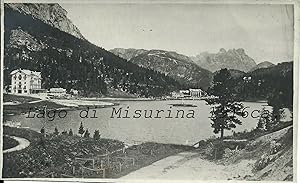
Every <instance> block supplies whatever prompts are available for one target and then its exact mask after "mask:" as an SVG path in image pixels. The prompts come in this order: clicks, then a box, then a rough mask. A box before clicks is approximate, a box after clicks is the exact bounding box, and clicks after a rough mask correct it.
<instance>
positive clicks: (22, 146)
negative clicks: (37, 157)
mask: <svg viewBox="0 0 300 183" xmlns="http://www.w3.org/2000/svg"><path fill="white" fill-rule="evenodd" d="M8 137H10V138H13V139H15V140H16V141H18V143H19V145H17V146H15V147H12V148H10V149H6V150H3V153H10V152H14V151H20V150H22V149H25V148H26V147H28V146H29V145H30V142H29V140H27V139H24V138H21V137H16V136H8Z"/></svg>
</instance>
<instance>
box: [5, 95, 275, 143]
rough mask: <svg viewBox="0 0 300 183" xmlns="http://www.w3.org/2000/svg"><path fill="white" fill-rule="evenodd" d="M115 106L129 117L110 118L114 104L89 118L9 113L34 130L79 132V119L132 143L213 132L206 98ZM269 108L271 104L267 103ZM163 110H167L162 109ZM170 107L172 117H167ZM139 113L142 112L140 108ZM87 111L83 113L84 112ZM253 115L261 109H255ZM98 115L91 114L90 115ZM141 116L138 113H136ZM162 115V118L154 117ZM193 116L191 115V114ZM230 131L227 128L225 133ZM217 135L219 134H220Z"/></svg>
mask: <svg viewBox="0 0 300 183" xmlns="http://www.w3.org/2000/svg"><path fill="white" fill-rule="evenodd" d="M182 103H184V104H193V105H195V106H196V107H175V106H172V105H171V104H182ZM266 105H267V104H266V103H251V102H245V103H244V106H247V107H249V108H247V111H249V112H252V111H253V110H261V109H262V108H263V106H266ZM114 108H115V109H116V110H118V109H119V108H122V112H121V113H122V115H121V117H122V116H124V115H125V113H126V111H125V110H128V117H129V118H116V117H117V116H118V115H114V118H111V116H112V112H113V108H112V107H109V108H98V109H95V111H94V109H90V111H89V118H81V117H80V116H79V114H80V111H68V113H67V116H66V117H65V118H58V117H56V118H55V119H54V120H53V121H50V120H49V119H47V118H46V119H43V118H26V116H28V115H19V116H10V117H9V119H8V120H13V121H19V122H21V126H22V127H29V128H31V129H33V130H36V131H40V129H41V128H42V127H44V128H45V129H46V132H51V133H52V132H54V128H55V127H57V128H58V130H59V131H60V132H61V131H63V130H67V131H68V130H69V129H70V128H71V129H72V130H73V133H78V128H79V126H80V122H82V123H83V125H84V128H85V129H86V128H88V130H89V132H90V133H91V136H92V135H93V132H94V130H99V131H100V133H101V137H104V138H111V139H117V140H121V141H124V142H126V143H129V144H134V143H141V142H146V141H151V142H159V143H173V144H187V145H193V144H195V143H196V142H198V141H199V140H202V139H206V138H208V137H210V136H212V135H214V133H213V129H212V128H211V125H210V119H209V116H210V113H209V112H210V106H208V105H206V104H205V101H200V100H186V101H182V100H168V101H120V102H119V105H118V106H114ZM266 108H269V109H270V107H266ZM180 109H181V110H184V112H185V114H184V118H181V117H182V116H181V114H182V113H180V115H179V118H175V117H176V114H177V110H180ZM135 110H141V112H142V113H143V114H144V110H147V111H148V112H147V115H149V114H150V110H153V111H152V112H153V114H152V118H144V117H143V116H142V117H140V118H133V115H134V112H135ZM156 110H161V112H160V114H159V115H158V116H157V115H156ZM162 110H164V111H162ZM190 110H194V111H195V112H194V118H186V114H187V113H188V112H189V111H190ZM170 111H171V117H173V118H165V117H166V116H168V115H169V112H170ZM138 113H139V112H138ZM84 114H85V113H82V115H84ZM253 114H254V116H257V115H258V112H254V113H253ZM93 116H95V117H97V118H90V117H93ZM136 117H138V115H136ZM154 117H161V118H154ZM189 117H191V115H190V116H189ZM240 119H241V120H242V122H243V124H242V125H241V126H238V127H237V128H235V131H243V130H245V129H248V130H250V129H252V128H255V127H256V125H257V121H258V118H253V117H251V116H250V115H249V116H248V117H247V118H240ZM229 133H231V131H225V135H226V134H229ZM217 136H218V134H217Z"/></svg>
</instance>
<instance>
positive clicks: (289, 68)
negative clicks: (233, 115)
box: [235, 62, 293, 108]
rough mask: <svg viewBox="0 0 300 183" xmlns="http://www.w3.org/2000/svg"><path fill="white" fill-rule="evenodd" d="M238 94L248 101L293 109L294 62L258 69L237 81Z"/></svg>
mask: <svg viewBox="0 0 300 183" xmlns="http://www.w3.org/2000/svg"><path fill="white" fill-rule="evenodd" d="M235 87H236V92H237V94H239V95H241V97H242V98H243V99H246V100H265V99H267V100H268V102H269V104H270V105H274V102H276V103H277V104H276V105H280V106H279V107H288V108H292V105H293V62H283V63H279V64H277V65H276V66H272V67H268V68H260V69H256V70H254V71H252V72H248V73H246V74H244V75H242V76H240V77H239V78H237V79H236V80H235Z"/></svg>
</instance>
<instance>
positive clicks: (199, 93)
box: [172, 88, 207, 98]
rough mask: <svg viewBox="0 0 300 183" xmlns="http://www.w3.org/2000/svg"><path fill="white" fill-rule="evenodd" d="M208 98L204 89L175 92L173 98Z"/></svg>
mask: <svg viewBox="0 0 300 183" xmlns="http://www.w3.org/2000/svg"><path fill="white" fill-rule="evenodd" d="M205 96H207V93H206V92H205V91H203V90H202V89H192V88H191V89H188V90H179V92H173V93H172V97H174V98H191V97H192V98H201V97H205Z"/></svg>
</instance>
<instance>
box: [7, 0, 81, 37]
mask: <svg viewBox="0 0 300 183" xmlns="http://www.w3.org/2000/svg"><path fill="white" fill-rule="evenodd" d="M5 5H6V6H8V7H10V8H11V9H13V10H15V11H18V12H20V13H22V14H25V15H31V16H32V17H33V18H35V19H39V20H41V21H42V22H44V23H46V24H48V25H51V26H52V27H55V28H58V29H60V30H61V31H64V32H66V33H69V34H71V35H73V36H75V37H77V38H79V39H84V37H83V35H82V34H81V33H80V31H79V29H78V28H77V27H76V26H75V25H74V24H73V23H72V22H71V20H69V19H68V17H67V13H68V12H67V11H66V10H65V9H64V8H63V7H61V6H60V5H59V4H44V3H34V4H33V3H7V4H5Z"/></svg>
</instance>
